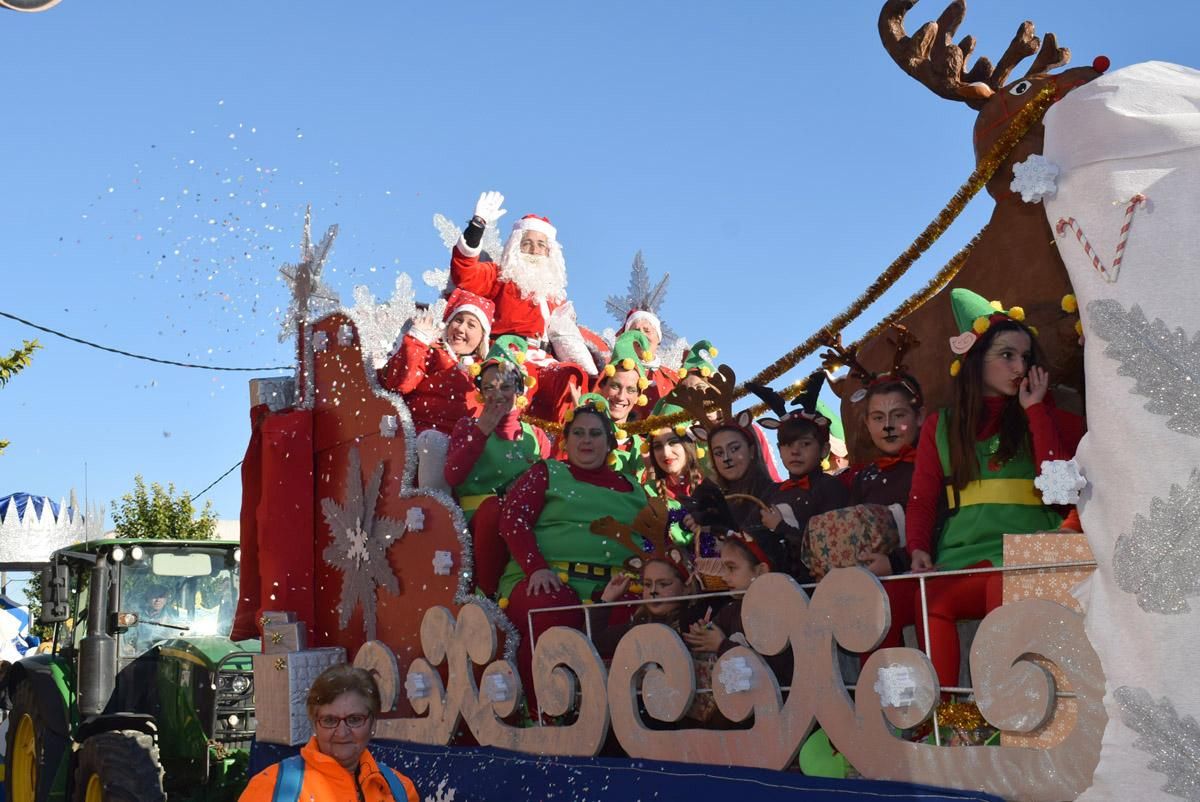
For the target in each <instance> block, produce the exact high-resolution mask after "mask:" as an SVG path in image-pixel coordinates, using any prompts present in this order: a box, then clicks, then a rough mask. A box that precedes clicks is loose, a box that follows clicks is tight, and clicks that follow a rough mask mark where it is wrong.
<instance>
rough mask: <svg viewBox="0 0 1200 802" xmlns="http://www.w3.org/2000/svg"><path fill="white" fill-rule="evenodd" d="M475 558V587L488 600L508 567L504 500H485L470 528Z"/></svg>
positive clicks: (494, 497) (494, 593)
mask: <svg viewBox="0 0 1200 802" xmlns="http://www.w3.org/2000/svg"><path fill="white" fill-rule="evenodd" d="M467 528H468V529H469V530H470V531H471V551H472V553H473V554H474V556H475V586H476V587H477V588H479V589H480V590H482V591H483V593H484V595H485V596H495V595H496V588H497V586H498V585H499V584H500V576H501V575H502V574H503V573H504V569H505V567H506V566H507V565H508V544H507V543H505V542H504V538H502V537H500V499H499V498H497V497H496V496H491V497H489V498H487V499H484V501H483V503H482V504H480V505H479V508H478V509H476V510H475V514H474V515H473V516H471V523H470V524H469V525H468V527H467Z"/></svg>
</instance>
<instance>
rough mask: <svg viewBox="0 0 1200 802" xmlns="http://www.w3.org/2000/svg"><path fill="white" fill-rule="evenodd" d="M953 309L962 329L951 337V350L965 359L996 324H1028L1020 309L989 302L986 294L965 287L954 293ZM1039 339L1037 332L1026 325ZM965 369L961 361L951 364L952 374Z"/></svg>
mask: <svg viewBox="0 0 1200 802" xmlns="http://www.w3.org/2000/svg"><path fill="white" fill-rule="evenodd" d="M950 308H951V310H952V311H953V312H954V324H955V326H957V327H958V332H959V333H958V336H956V337H951V338H950V350H951V351H953V352H954V353H955V354H956V355H958V356H963V355H964V354H966V353H967V352H969V351H970V350H971V349H972V348H974V347H975V344H976V343H977V342H979V340H980V339H981V338H982V337H983V335H984V334H985V333H987V330H988V329H989V328H991V326H992V324H993V323H1000V322H1003V321H1006V320H1015V321H1017V322H1018V323H1024V320H1025V310H1024V309H1022V308H1021V307H1019V306H1014V307H1011V308H1009V309H1005V308H1004V304H1002V303H1000V302H999V301H988V300H987V299H986V298H984V297H983V296H982V295H980V294H978V293H975V292H971V291H970V290H968V289H964V288H962V287H956V288H954V289H953V290H951V291H950ZM1026 328H1028V329H1029V331H1030V332H1031V333H1032V334H1033V335H1034V336H1037V329H1035V328H1033V327H1032V326H1026ZM961 368H962V362H961V360H958V359H955V360H954V362H952V363H951V364H950V375H951V376H957V375H958V372H959V370H960V369H961Z"/></svg>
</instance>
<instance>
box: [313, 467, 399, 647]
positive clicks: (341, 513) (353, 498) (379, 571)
mask: <svg viewBox="0 0 1200 802" xmlns="http://www.w3.org/2000/svg"><path fill="white" fill-rule="evenodd" d="M383 470H384V464H383V461H382V460H380V462H379V464H378V465H376V466H375V470H374V471H372V472H371V477H370V478H369V479H368V480H367V484H366V487H365V489H364V487H363V481H362V462H361V460H360V458H359V455H358V449H357V448H352V449H350V464H349V465H348V466H347V468H346V493H345V497H346V500H345V502H344V503H343V504H339V503H337V502H336V501H334V500H333V499H331V498H323V499H321V512H322V513H323V514H324V515H325V523H327V524H329V531H330V533H331V534H332V535H333V540H332V542H330V544H329V545H328V546H326V547H325V551H324V552H323V553H322V555H321V556H322V557H323V558H324V560H325V562H326V564H327V565H329V566H331V567H333V568H336V569H338V570H339V571H341V572H342V594H341V601H340V602H339V604H338V620H339V622H340V625H341V626H342V627H343V628H344V627H345V626H346V625H347V624H348V623H350V616H352V615H353V614H354V610H355V608H356V607H358V606H359V605H362V610H363V631H364V632H365V633H366V637H367V640H374V639H375V592H376V589H377V588H383V589H384V590H386V591H387V592H388V593H391V594H392V595H398V594H399V593H400V583H399V582H398V581H397V580H396V575H395V574H394V573H392V567H391V565H390V564H389V563H388V558H387V552H388V549H389V548H390V547H391V546H392V545H393V544H395V543H396V542H398V541H399V540H400V538H401V537H403V535H404V522H403V521H396V520H393V519H391V518H376V517H375V505H376V504H377V503H378V502H379V488H380V485H381V484H382V482H383Z"/></svg>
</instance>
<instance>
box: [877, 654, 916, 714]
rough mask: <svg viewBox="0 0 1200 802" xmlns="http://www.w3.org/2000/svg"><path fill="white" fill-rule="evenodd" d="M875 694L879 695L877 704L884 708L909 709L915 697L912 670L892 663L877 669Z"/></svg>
mask: <svg viewBox="0 0 1200 802" xmlns="http://www.w3.org/2000/svg"><path fill="white" fill-rule="evenodd" d="M875 692H876V693H877V694H879V704H881V705H882V706H884V707H910V706H911V705H912V703H913V700H914V699H915V698H916V695H917V681H916V679H915V678H914V677H913V672H912V668H911V667H909V666H902V665H900V664H899V663H893V664H891V665H889V666H884V667H883V668H881V669H879V674H878V675H877V678H876V680H875Z"/></svg>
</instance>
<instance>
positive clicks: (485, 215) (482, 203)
mask: <svg viewBox="0 0 1200 802" xmlns="http://www.w3.org/2000/svg"><path fill="white" fill-rule="evenodd" d="M503 205H504V196H503V195H501V194H500V193H499V192H496V191H495V190H490V191H488V192H481V193H479V200H477V201H475V216H476V217H480V218H482V219H483V221H484V222H485V223H487V224H488V225H494V224H495V222H496V221H497V220H499V219H500V218H501V217H503V216H504V215H505V214H507V213H508V210H507V209H501V208H500V207H501V206H503Z"/></svg>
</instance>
